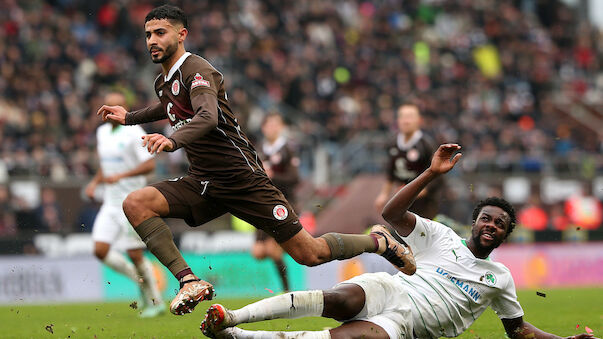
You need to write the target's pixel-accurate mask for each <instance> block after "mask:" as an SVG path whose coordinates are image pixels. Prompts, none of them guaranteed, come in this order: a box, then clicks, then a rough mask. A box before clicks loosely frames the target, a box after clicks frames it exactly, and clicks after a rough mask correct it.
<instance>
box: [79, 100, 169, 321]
mask: <svg viewBox="0 0 603 339" xmlns="http://www.w3.org/2000/svg"><path fill="white" fill-rule="evenodd" d="M105 101H106V102H111V105H125V104H126V100H125V97H124V95H123V94H121V93H117V92H111V93H109V94H107V95H106V97H105ZM145 134H146V132H145V131H144V130H143V129H142V128H141V127H140V126H121V125H119V124H117V123H114V122H108V123H105V124H103V125H101V126H100V127H99V128H98V129H97V131H96V141H97V152H98V157H99V160H100V167H99V169H98V171H97V173H96V175H95V176H94V178H93V179H92V181H90V183H89V184H88V185H87V186H86V195H87V196H88V197H90V198H92V199H94V196H95V191H96V188H97V187H98V185H99V184H103V185H104V194H103V205H102V207H101V209H100V211H99V212H98V215H97V216H96V219H95V221H94V226H93V228H92V239H93V241H94V255H95V256H96V257H97V258H98V259H99V260H101V261H102V262H103V263H104V264H105V265H107V266H109V267H111V268H112V269H114V270H115V271H117V272H119V273H121V274H123V275H125V276H126V277H128V278H130V279H131V280H132V281H134V282H136V283H137V284H138V286H139V287H140V290H141V294H142V311H141V312H140V316H141V317H143V318H150V317H155V316H157V315H159V314H161V313H163V312H165V309H166V307H165V305H164V303H163V301H162V300H161V294H160V292H159V290H158V287H157V284H156V280H155V277H154V275H153V268H152V265H151V262H150V261H149V260H148V259H147V258H145V257H144V255H143V249H144V248H146V246H145V244H144V242H142V240H140V237H139V236H138V234H136V232H135V231H134V229H133V228H132V226H131V225H130V223H129V222H128V219H127V218H126V216H125V214H124V212H123V209H122V202H123V201H124V199H125V198H126V196H127V195H128V194H129V193H130V192H132V191H135V190H137V189H140V188H142V187H144V186H145V185H146V178H145V176H144V175H145V174H148V173H150V172H152V171H153V170H154V169H155V159H154V158H153V156H152V155H150V154H149V153H148V152H146V150H145V149H144V147H141V144H142V136H143V135H145ZM112 247H114V248H117V249H119V250H126V252H127V253H128V256H129V257H130V259H131V260H132V262H130V261H128V260H127V259H126V258H125V256H124V255H123V254H122V253H120V252H118V251H115V250H114V249H113V248H112ZM132 263H133V264H132Z"/></svg>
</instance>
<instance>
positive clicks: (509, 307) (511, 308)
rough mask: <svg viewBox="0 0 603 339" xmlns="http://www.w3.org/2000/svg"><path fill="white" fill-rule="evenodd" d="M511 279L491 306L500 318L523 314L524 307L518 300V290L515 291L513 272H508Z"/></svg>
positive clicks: (511, 317) (513, 317)
mask: <svg viewBox="0 0 603 339" xmlns="http://www.w3.org/2000/svg"><path fill="white" fill-rule="evenodd" d="M508 274H509V279H508V282H507V286H505V287H504V288H503V289H502V291H501V293H500V294H499V295H498V297H496V298H494V299H493V300H492V304H490V307H492V309H493V310H494V312H496V315H498V317H499V318H500V319H515V318H518V317H521V316H523V309H522V308H521V305H520V304H519V301H518V300H517V292H516V291H515V283H514V282H513V277H512V276H511V272H508Z"/></svg>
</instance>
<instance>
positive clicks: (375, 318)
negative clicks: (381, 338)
mask: <svg viewBox="0 0 603 339" xmlns="http://www.w3.org/2000/svg"><path fill="white" fill-rule="evenodd" d="M341 284H356V285H358V286H360V287H361V288H362V289H363V290H364V294H365V296H366V302H365V303H364V308H363V309H362V311H360V313H358V315H356V316H355V317H354V318H352V319H350V320H349V321H352V320H363V321H369V322H372V323H373V324H376V325H379V326H380V327H382V328H383V329H384V330H385V331H386V332H387V334H388V335H389V337H390V338H392V339H398V338H405V339H407V338H413V335H412V332H413V324H412V313H411V309H410V305H411V300H410V298H409V297H408V293H407V292H406V290H405V288H404V286H402V285H401V284H400V283H398V282H397V281H396V280H395V278H394V277H393V276H392V275H390V274H388V273H385V272H379V273H365V274H362V275H359V276H356V277H353V278H352V279H349V280H346V281H343V282H341V283H339V284H337V285H336V286H335V287H337V286H339V285H341Z"/></svg>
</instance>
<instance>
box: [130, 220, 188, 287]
mask: <svg viewBox="0 0 603 339" xmlns="http://www.w3.org/2000/svg"><path fill="white" fill-rule="evenodd" d="M134 230H136V233H138V235H139V236H140V238H141V239H142V241H144V242H145V244H147V248H148V249H149V251H151V253H153V254H154V255H155V257H157V259H159V261H161V263H162V264H163V265H164V266H165V267H167V268H168V269H169V270H170V272H172V274H173V275H174V276H177V275H178V273H180V272H182V271H184V270H186V269H188V268H189V267H188V265H187V264H186V261H184V258H182V254H180V251H179V250H178V247H176V244H175V243H174V237H173V236H172V232H171V231H170V228H169V227H168V225H167V224H166V223H165V222H164V221H163V219H161V218H159V217H152V218H149V219H147V220H145V221H143V222H142V223H141V224H140V225H138V226H137V227H135V228H134Z"/></svg>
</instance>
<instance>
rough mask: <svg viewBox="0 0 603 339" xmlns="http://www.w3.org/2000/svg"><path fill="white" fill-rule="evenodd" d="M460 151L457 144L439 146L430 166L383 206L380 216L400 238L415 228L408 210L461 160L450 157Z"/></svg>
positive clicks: (457, 155)
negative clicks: (431, 185) (422, 193)
mask: <svg viewBox="0 0 603 339" xmlns="http://www.w3.org/2000/svg"><path fill="white" fill-rule="evenodd" d="M459 149H461V146H459V145H457V144H444V145H440V147H439V148H438V150H437V151H436V152H435V153H434V155H433V157H432V159H431V165H430V166H429V168H428V169H426V170H425V171H424V172H423V173H421V174H420V175H419V176H418V177H416V178H415V179H414V180H413V181H411V182H409V183H408V184H407V185H405V186H404V187H403V188H402V189H401V190H399V191H398V193H396V194H395V195H394V196H393V197H392V198H391V199H390V200H389V201H388V203H387V204H386V205H385V207H384V208H383V211H382V213H381V215H382V216H383V219H385V220H386V221H387V222H388V223H389V224H390V225H392V226H393V227H394V228H396V230H397V231H398V233H400V235H402V236H408V235H409V234H410V233H411V232H412V230H413V229H414V226H415V222H416V221H415V216H414V215H413V214H411V213H408V208H409V207H410V205H411V204H412V203H413V201H415V199H416V198H417V196H418V195H419V193H421V191H422V190H423V189H425V187H426V186H427V184H429V183H430V182H432V181H433V180H434V179H436V178H438V177H439V176H440V175H442V174H444V173H446V172H448V171H450V170H451V169H452V168H453V167H454V165H455V164H456V163H457V162H458V161H459V159H460V158H461V156H462V155H461V153H458V154H456V155H455V156H454V157H452V155H453V154H454V153H455V152H457V151H458V150H459Z"/></svg>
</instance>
